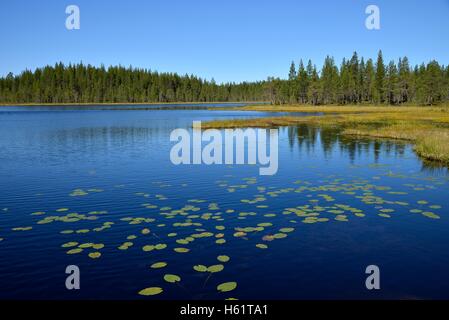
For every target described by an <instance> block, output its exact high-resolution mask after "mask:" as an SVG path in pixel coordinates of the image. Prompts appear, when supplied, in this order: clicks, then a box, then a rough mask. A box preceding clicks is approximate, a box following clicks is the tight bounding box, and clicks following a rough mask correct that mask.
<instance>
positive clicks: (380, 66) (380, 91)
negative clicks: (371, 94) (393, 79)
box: [375, 51, 385, 103]
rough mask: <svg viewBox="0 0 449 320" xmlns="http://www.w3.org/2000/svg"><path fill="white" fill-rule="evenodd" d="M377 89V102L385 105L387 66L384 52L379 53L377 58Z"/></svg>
mask: <svg viewBox="0 0 449 320" xmlns="http://www.w3.org/2000/svg"><path fill="white" fill-rule="evenodd" d="M375 89H376V96H375V100H376V102H378V103H383V102H384V101H385V65H384V60H383V57H382V51H379V54H378V56H377V63H376V80H375Z"/></svg>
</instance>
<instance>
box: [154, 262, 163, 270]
mask: <svg viewBox="0 0 449 320" xmlns="http://www.w3.org/2000/svg"><path fill="white" fill-rule="evenodd" d="M166 266H167V262H156V263H153V264H152V265H151V268H152V269H160V268H164V267H166Z"/></svg>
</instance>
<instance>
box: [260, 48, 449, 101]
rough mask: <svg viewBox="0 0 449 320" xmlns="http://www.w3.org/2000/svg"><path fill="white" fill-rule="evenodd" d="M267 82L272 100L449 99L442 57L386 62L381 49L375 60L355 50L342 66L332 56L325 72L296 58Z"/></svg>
mask: <svg viewBox="0 0 449 320" xmlns="http://www.w3.org/2000/svg"><path fill="white" fill-rule="evenodd" d="M266 86H267V91H268V97H269V100H270V101H271V103H272V104H286V103H301V104H306V103H307V104H312V105H328V104H339V105H345V104H349V105H353V104H377V105H401V104H420V105H435V104H438V103H441V102H444V101H449V67H448V66H446V67H445V66H441V65H440V64H439V63H438V62H437V61H430V62H429V63H427V65H426V64H424V63H423V64H421V65H419V66H418V65H417V66H415V67H411V66H410V64H409V60H408V58H407V57H403V58H400V59H399V61H398V62H397V63H396V62H395V61H390V62H389V63H388V65H385V63H384V60H383V55H382V51H379V54H378V57H377V61H376V63H374V62H373V60H372V59H368V60H366V61H365V59H364V58H361V59H359V57H358V55H357V53H356V52H354V54H353V55H352V57H351V59H343V62H342V63H341V65H340V68H338V67H337V65H336V63H335V61H334V58H332V57H330V56H327V57H326V59H325V60H324V63H323V67H322V69H321V71H320V72H319V71H318V70H317V68H316V66H315V65H314V64H313V63H312V61H310V60H309V62H308V63H307V67H304V63H303V61H302V60H300V62H299V65H298V68H297V69H296V67H295V64H294V62H292V64H291V66H290V71H289V78H288V80H287V81H285V80H280V79H274V78H269V81H268V82H267V84H266Z"/></svg>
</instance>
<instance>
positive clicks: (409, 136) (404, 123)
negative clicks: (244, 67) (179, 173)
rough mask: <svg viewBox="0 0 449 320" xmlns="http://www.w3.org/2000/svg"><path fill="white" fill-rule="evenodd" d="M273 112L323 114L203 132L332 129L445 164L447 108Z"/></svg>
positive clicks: (236, 122) (229, 123)
mask: <svg viewBox="0 0 449 320" xmlns="http://www.w3.org/2000/svg"><path fill="white" fill-rule="evenodd" d="M275 108H276V107H275V106H251V107H244V108H241V109H243V110H248V109H250V110H263V111H273V110H274V109H275ZM277 111H289V112H312V111H316V112H323V113H325V114H326V115H323V116H305V117H298V116H284V117H267V118H253V119H231V120H221V121H211V122H206V123H203V124H202V127H203V128H239V127H240V128H242V127H259V128H270V127H279V126H295V125H299V124H309V125H313V126H318V127H324V126H325V127H329V126H331V127H336V128H339V129H341V133H342V134H344V135H352V136H366V137H373V138H387V139H401V140H408V141H412V142H414V143H415V151H416V152H417V153H418V155H420V156H421V157H423V158H424V159H428V160H435V161H440V162H443V163H446V164H449V108H448V107H426V108H423V107H406V108H405V107H382V106H380V107H371V106H370V107H365V106H321V107H318V108H317V107H310V106H301V105H298V106H295V105H288V106H281V107H277Z"/></svg>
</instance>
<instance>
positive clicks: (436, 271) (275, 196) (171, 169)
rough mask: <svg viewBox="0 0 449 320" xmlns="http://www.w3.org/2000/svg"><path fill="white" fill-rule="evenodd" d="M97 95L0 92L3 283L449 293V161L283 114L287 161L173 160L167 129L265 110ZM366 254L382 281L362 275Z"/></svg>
mask: <svg viewBox="0 0 449 320" xmlns="http://www.w3.org/2000/svg"><path fill="white" fill-rule="evenodd" d="M99 109H101V108H100V107H98V108H89V110H86V109H83V110H80V108H73V107H71V108H64V109H58V108H54V107H38V108H35V107H27V108H23V107H2V108H0V238H1V239H2V241H0V287H1V288H2V290H0V298H12V299H25V298H27V299H29V298H33V299H51V298H53V299H54V298H58V299H79V298H83V299H84V298H87V299H108V298H113V299H225V298H238V299H316V298H318V299H346V298H348V299H354V298H355V299H358V298H418V299H420V298H423V299H428V298H446V299H447V298H449V274H448V272H447V270H448V265H449V250H448V244H449V210H448V204H447V198H448V196H449V175H448V173H447V170H446V169H445V168H441V167H438V166H435V165H432V164H424V163H423V162H422V161H421V160H419V159H418V158H417V157H416V155H415V154H414V153H413V150H412V147H411V146H410V145H407V144H398V143H391V142H385V141H384V142H379V141H377V142H374V141H370V140H353V139H347V138H344V137H341V136H340V135H339V133H338V131H334V130H322V131H321V130H317V129H314V128H310V127H307V126H299V127H289V128H282V129H280V136H279V171H278V173H277V174H276V175H275V176H259V175H258V173H259V171H258V166H254V165H234V166H226V165H215V166H205V165H198V166H185V165H184V166H174V165H172V163H171V162H170V159H169V152H170V148H171V147H172V146H173V143H171V142H170V140H169V135H170V132H171V130H173V129H175V128H190V127H191V125H192V120H201V121H206V120H211V119H225V118H236V117H239V118H243V117H255V116H258V117H260V116H266V115H273V114H271V113H270V114H265V113H258V112H239V111H222V110H220V111H218V110H217V111H207V110H155V111H143V110H127V111H117V110H115V111H112V110H99ZM242 200H243V201H242ZM379 214H380V215H379ZM30 227H31V228H30ZM146 229H149V231H150V232H149V233H148V230H146ZM142 231H143V232H142ZM223 240H224V241H223ZM71 242H74V243H71ZM157 244H159V245H158V246H156V245H157ZM260 244H262V246H260ZM79 245H81V247H82V248H83V247H84V249H83V250H82V251H81V250H80V249H79V247H78V246H79ZM92 245H94V247H92ZM151 245H152V246H156V248H154V247H145V246H151ZM256 245H258V246H256ZM143 247H145V248H146V249H147V250H150V249H154V250H151V251H144V250H142V248H143ZM175 248H186V249H189V251H188V252H184V253H183V252H175V251H174V249H175ZM79 251H81V252H79ZM67 252H69V253H72V254H68V253H67ZM96 252H100V253H101V256H100V257H98V258H92V257H89V254H92V253H96ZM219 255H226V256H229V257H230V260H229V261H227V262H220V261H218V260H217V256H219ZM91 256H92V255H91ZM93 257H95V255H93ZM156 262H165V263H167V266H165V267H164V268H160V269H153V268H151V267H150V266H151V265H152V264H153V263H156ZM72 264H74V265H77V266H79V267H80V270H81V290H78V291H68V290H66V289H65V285H64V283H65V278H66V274H65V268H66V266H67V265H72ZM217 264H222V265H223V266H224V269H223V270H222V271H220V272H216V273H209V272H198V271H195V270H194V269H193V266H195V265H204V266H206V267H209V266H212V265H217ZM371 264H375V265H378V266H379V267H380V271H381V290H379V291H368V290H366V288H365V278H366V275H365V268H366V266H368V265H371ZM165 274H175V275H178V276H180V277H181V282H179V283H168V282H166V281H164V279H163V278H164V275H165ZM224 282H236V283H237V288H236V289H235V290H233V291H230V292H226V293H223V292H218V291H217V285H219V284H221V283H224ZM147 287H161V288H163V290H164V291H163V292H162V293H161V294H159V295H155V296H152V297H142V296H140V295H138V292H139V291H140V290H142V289H144V288H147Z"/></svg>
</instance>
